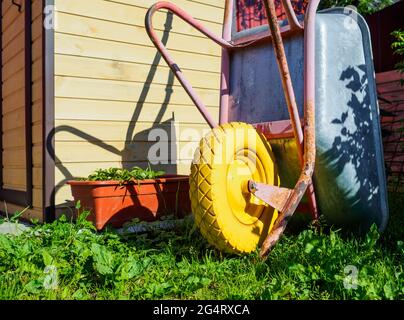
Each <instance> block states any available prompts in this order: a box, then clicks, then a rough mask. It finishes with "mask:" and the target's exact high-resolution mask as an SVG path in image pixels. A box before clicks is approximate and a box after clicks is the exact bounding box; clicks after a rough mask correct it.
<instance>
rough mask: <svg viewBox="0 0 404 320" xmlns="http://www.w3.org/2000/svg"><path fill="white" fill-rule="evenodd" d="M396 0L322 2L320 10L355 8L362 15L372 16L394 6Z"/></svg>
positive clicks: (332, 0) (329, 0)
mask: <svg viewBox="0 0 404 320" xmlns="http://www.w3.org/2000/svg"><path fill="white" fill-rule="evenodd" d="M394 2H395V1H394V0H322V1H321V2H320V8H321V9H326V8H332V7H346V6H350V5H351V6H355V7H356V8H358V12H359V13H360V14H362V15H367V14H371V13H373V12H376V11H379V10H382V9H383V8H385V7H387V6H389V5H392V4H393V3H394Z"/></svg>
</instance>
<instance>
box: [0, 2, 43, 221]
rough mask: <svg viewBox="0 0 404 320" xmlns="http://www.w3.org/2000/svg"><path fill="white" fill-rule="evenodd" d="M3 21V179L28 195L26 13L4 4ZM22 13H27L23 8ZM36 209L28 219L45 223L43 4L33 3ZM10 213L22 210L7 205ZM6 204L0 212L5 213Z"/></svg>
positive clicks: (27, 215)
mask: <svg viewBox="0 0 404 320" xmlns="http://www.w3.org/2000/svg"><path fill="white" fill-rule="evenodd" d="M2 9H3V15H4V21H3V24H2V25H3V48H2V49H3V53H2V54H3V70H2V72H3V81H4V83H3V99H4V100H3V120H2V121H3V148H4V150H3V164H4V168H3V177H4V187H5V188H8V189H12V190H21V191H26V163H25V147H26V146H25V129H24V126H25V110H24V108H25V94H24V90H25V76H24V72H25V68H26V67H27V66H25V62H24V47H25V44H24V26H25V25H24V13H23V12H21V13H19V12H18V9H17V7H16V6H13V5H12V4H11V1H2ZM23 10H25V9H24V8H23ZM32 52H33V57H32V66H28V67H32V81H33V84H32V86H33V87H32V101H33V105H32V124H31V128H32V139H33V140H32V142H33V145H32V152H33V168H32V171H33V209H32V210H29V211H28V212H27V214H26V215H25V217H27V218H38V219H42V0H33V1H32ZM7 207H8V211H9V212H15V211H19V210H21V209H24V208H20V207H18V206H15V205H13V204H11V203H9V204H7ZM4 209H5V208H4V204H3V203H2V204H1V206H0V210H3V211H4Z"/></svg>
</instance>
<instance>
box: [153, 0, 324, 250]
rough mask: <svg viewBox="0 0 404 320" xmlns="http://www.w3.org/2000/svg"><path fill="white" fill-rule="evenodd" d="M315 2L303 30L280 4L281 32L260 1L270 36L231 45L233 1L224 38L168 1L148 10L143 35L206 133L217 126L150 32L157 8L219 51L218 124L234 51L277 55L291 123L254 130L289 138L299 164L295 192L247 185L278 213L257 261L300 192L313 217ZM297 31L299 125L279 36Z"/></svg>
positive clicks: (286, 0)
mask: <svg viewBox="0 0 404 320" xmlns="http://www.w3.org/2000/svg"><path fill="white" fill-rule="evenodd" d="M319 2H320V0H311V1H310V2H309V5H308V8H307V12H306V16H305V22H304V26H302V25H301V24H300V23H299V21H298V19H297V17H296V15H295V13H294V11H293V9H292V5H291V2H290V0H282V3H283V6H284V9H285V12H286V16H287V19H288V22H289V25H288V26H286V27H283V28H280V27H279V24H278V22H277V16H276V13H275V4H274V0H264V3H265V7H266V11H267V16H268V22H269V27H270V31H271V33H268V32H265V33H261V34H257V35H254V36H250V37H248V38H247V37H245V38H242V39H239V40H238V41H236V42H232V41H231V30H232V22H233V16H232V13H233V10H234V0H227V3H226V8H225V16H224V25H223V37H219V36H217V35H215V34H214V33H212V32H211V31H209V30H208V29H206V28H205V27H204V26H203V25H202V24H201V23H199V22H198V21H197V20H195V19H194V18H193V17H192V16H190V15H189V14H187V13H186V12H185V11H183V10H182V9H180V8H178V7H177V6H175V5H174V4H172V3H169V2H158V3H156V4H155V5H153V6H152V7H151V8H150V9H149V11H148V12H147V15H146V30H147V32H148V35H149V37H150V39H151V40H152V41H153V43H154V45H155V46H156V48H157V49H158V50H159V52H160V53H161V54H162V56H163V58H164V59H165V61H166V62H167V64H168V65H169V67H170V68H171V70H172V71H173V72H174V74H175V76H176V77H177V79H178V81H179V82H180V83H181V85H182V86H183V87H184V89H185V91H186V92H187V93H188V95H189V96H190V98H191V99H192V101H193V102H194V104H195V105H196V106H197V108H198V109H199V111H200V112H201V114H202V116H203V117H204V118H205V120H206V121H207V123H208V124H209V125H210V127H211V128H214V127H217V126H218V124H217V123H216V121H215V120H214V119H213V117H212V116H211V115H210V114H209V112H208V110H207V108H206V106H205V105H204V103H203V102H202V100H201V99H200V98H199V97H198V96H197V94H196V92H195V91H194V89H193V88H192V86H191V84H190V83H189V82H188V81H187V79H186V78H185V77H184V75H183V73H182V71H181V69H180V68H179V67H178V65H177V64H176V63H175V62H174V60H173V59H172V58H171V56H170V54H169V52H168V50H167V49H166V48H165V46H164V44H163V43H162V42H161V40H160V39H159V37H158V35H157V33H156V32H155V30H154V28H153V23H152V20H153V15H154V14H155V13H156V12H157V11H158V10H161V9H166V10H168V11H170V12H172V13H173V14H175V15H177V16H178V17H180V18H181V19H182V20H184V21H185V22H187V23H189V24H190V25H191V26H193V27H194V28H195V29H197V30H198V31H200V32H201V33H202V34H204V35H205V36H207V37H208V38H210V39H211V40H213V41H214V42H215V43H217V44H218V45H220V46H221V47H222V71H221V100H220V119H219V123H220V124H223V123H227V122H228V111H229V101H230V99H229V73H230V72H229V69H230V58H229V54H230V52H231V51H232V50H237V48H241V47H247V46H251V45H253V44H255V43H257V42H261V41H268V39H271V40H272V43H273V47H274V50H275V52H276V56H277V62H278V67H279V71H280V75H281V79H282V84H283V90H284V94H285V98H286V101H287V106H288V111H289V115H290V118H291V119H290V121H277V122H268V123H260V124H255V127H256V128H257V130H261V131H262V132H263V133H264V135H265V136H266V137H267V138H269V139H270V138H279V137H294V138H295V140H296V145H297V150H298V155H299V160H300V162H301V165H302V173H301V176H300V178H299V180H298V182H297V184H296V186H295V188H294V189H286V188H278V187H274V186H268V185H265V184H261V183H256V182H254V181H250V182H249V189H250V192H252V193H253V194H255V196H257V197H258V198H260V199H262V200H263V201H265V202H266V203H268V204H270V205H271V206H273V207H275V208H276V209H278V210H279V211H280V215H279V217H278V219H277V221H276V222H275V225H274V228H273V229H272V231H271V233H270V234H269V235H268V237H267V239H266V240H265V241H264V243H263V245H262V248H261V256H266V255H267V254H268V252H269V251H270V250H271V249H272V247H273V246H274V245H275V243H276V242H277V241H278V239H279V237H280V236H281V235H282V233H283V231H284V230H285V228H286V225H287V221H288V220H289V218H290V217H291V216H292V215H293V213H294V212H295V210H296V208H297V207H298V205H299V203H300V201H301V199H302V197H303V196H304V194H305V193H307V195H308V199H309V207H310V211H311V214H312V217H313V219H317V218H318V211H317V205H316V198H315V193H314V187H313V182H312V176H313V172H314V165H315V154H316V146H315V17H316V11H317V7H318V4H319ZM296 32H304V37H305V39H304V46H305V48H304V50H305V62H304V64H305V66H304V81H305V89H304V91H305V92H304V94H305V97H304V104H305V105H304V113H305V114H304V125H302V123H301V119H300V117H299V112H298V109H297V105H296V99H295V95H294V90H293V85H292V81H291V78H290V73H289V67H288V63H287V60H286V55H285V51H284V46H283V41H282V36H284V37H285V36H288V35H290V34H293V33H296ZM303 130H304V131H303Z"/></svg>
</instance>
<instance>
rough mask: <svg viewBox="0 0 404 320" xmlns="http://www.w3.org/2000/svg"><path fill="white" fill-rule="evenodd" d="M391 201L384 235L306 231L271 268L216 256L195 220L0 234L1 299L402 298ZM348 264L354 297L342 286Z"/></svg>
mask: <svg viewBox="0 0 404 320" xmlns="http://www.w3.org/2000/svg"><path fill="white" fill-rule="evenodd" d="M390 198H391V200H390V208H391V219H390V223H389V227H388V230H387V232H386V233H384V234H383V235H382V236H381V237H380V236H379V234H378V233H377V232H376V231H375V230H374V229H373V230H372V231H371V232H369V234H368V235H366V236H365V237H362V238H361V239H357V238H355V237H352V236H349V235H344V234H342V233H340V232H336V231H330V230H328V231H326V230H323V231H320V232H318V231H315V230H312V229H310V228H309V229H306V230H304V231H301V232H300V233H299V232H294V233H293V234H290V233H289V234H287V235H286V236H284V237H283V238H282V240H281V241H280V243H279V244H278V245H277V246H276V248H275V249H274V251H273V252H272V253H271V254H270V256H269V258H268V259H267V260H266V261H265V262H263V261H261V260H260V259H259V258H258V252H255V253H253V254H250V255H246V256H229V255H224V254H221V253H220V252H218V251H216V250H214V249H213V248H211V247H210V246H209V245H208V244H207V243H206V242H205V240H204V239H203V238H202V237H201V236H200V234H199V232H198V231H197V230H196V229H195V228H194V226H193V222H192V219H188V220H187V222H186V223H185V224H183V225H182V226H179V227H178V228H176V229H175V230H173V231H169V232H167V231H164V232H163V231H158V230H155V231H152V232H149V233H147V234H143V235H136V236H134V235H132V236H130V237H122V236H120V235H118V234H116V233H114V232H113V231H106V232H103V233H97V232H95V230H94V228H93V227H92V225H91V224H89V223H88V222H87V221H85V219H84V216H83V215H82V216H81V218H80V219H79V220H78V221H77V223H71V222H69V221H66V219H62V220H59V221H57V222H54V223H53V224H47V225H41V226H36V227H35V228H33V229H32V230H30V231H28V232H25V233H24V234H22V235H20V236H4V235H0V299H403V298H404V273H403V266H402V264H403V261H404V245H403V242H402V241H403V226H404V215H403V210H402V208H403V206H404V198H403V195H391V197H390ZM350 265H351V266H355V267H356V268H357V270H358V272H359V273H358V281H357V288H356V289H345V288H344V279H345V278H346V276H347V273H345V272H344V271H346V272H348V271H349V270H348V269H347V270H345V268H346V267H347V266H350ZM50 266H55V267H56V270H57V279H56V278H55V277H54V278H53V280H52V274H53V275H55V274H56V273H54V270H55V269H52V268H53V267H50ZM54 280H57V281H54ZM52 283H57V284H58V285H57V287H53V286H52V285H51V284H52ZM44 286H45V287H44ZM46 288H48V289H46Z"/></svg>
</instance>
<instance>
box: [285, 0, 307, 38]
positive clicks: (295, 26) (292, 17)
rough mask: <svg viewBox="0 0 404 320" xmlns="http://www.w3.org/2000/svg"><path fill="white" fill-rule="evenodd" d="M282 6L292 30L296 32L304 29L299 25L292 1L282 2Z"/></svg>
mask: <svg viewBox="0 0 404 320" xmlns="http://www.w3.org/2000/svg"><path fill="white" fill-rule="evenodd" d="M282 4H283V8H284V10H285V13H286V17H287V19H288V23H289V26H290V30H293V31H294V30H301V29H303V27H302V25H301V24H300V23H299V20H298V19H297V17H296V13H295V11H294V10H293V6H292V2H291V0H282Z"/></svg>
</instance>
